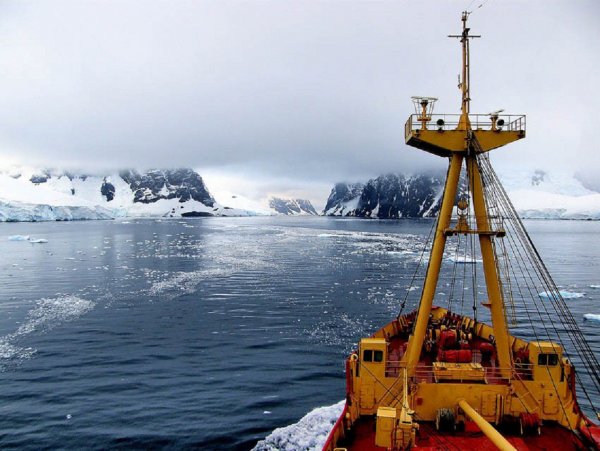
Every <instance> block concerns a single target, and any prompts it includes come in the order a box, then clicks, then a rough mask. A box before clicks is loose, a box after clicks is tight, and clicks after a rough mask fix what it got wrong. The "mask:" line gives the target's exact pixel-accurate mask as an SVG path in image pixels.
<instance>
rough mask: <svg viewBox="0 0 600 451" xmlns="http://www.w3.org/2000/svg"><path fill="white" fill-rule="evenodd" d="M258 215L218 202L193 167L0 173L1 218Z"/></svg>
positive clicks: (65, 218)
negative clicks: (92, 172) (86, 172)
mask: <svg viewBox="0 0 600 451" xmlns="http://www.w3.org/2000/svg"><path fill="white" fill-rule="evenodd" d="M256 214H261V212H256V211H252V210H246V209H244V208H234V207H230V206H227V205H222V204H219V203H218V202H216V201H215V199H214V198H213V197H212V196H211V194H210V192H209V191H208V189H207V187H206V186H205V184H204V182H203V180H202V177H200V175H199V174H198V173H196V172H195V171H194V170H192V169H173V170H151V171H147V172H143V173H140V172H137V171H133V170H128V171H121V172H120V173H113V174H108V175H100V176H98V175H75V174H71V173H68V172H64V171H63V172H60V171H49V170H35V169H23V168H19V169H18V170H15V169H13V170H9V171H5V172H0V221H44V220H73V219H110V218H117V217H125V216H164V217H186V216H249V215H256Z"/></svg>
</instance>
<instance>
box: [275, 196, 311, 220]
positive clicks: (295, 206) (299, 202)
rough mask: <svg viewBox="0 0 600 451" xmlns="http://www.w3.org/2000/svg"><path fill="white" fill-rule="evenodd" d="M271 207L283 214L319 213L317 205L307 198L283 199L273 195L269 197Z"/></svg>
mask: <svg viewBox="0 0 600 451" xmlns="http://www.w3.org/2000/svg"><path fill="white" fill-rule="evenodd" d="M269 207H270V208H271V209H273V210H274V211H275V212H277V213H278V214H281V215H287V216H297V215H317V214H318V213H317V211H316V210H315V207H313V205H312V203H311V202H310V201H309V200H306V199H281V198H280V197H272V198H271V199H269Z"/></svg>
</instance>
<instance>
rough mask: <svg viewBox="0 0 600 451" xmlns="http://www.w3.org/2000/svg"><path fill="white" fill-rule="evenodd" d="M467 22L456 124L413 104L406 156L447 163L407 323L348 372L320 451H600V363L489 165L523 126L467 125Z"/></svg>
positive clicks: (480, 118) (482, 118) (417, 101)
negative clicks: (413, 151)
mask: <svg viewBox="0 0 600 451" xmlns="http://www.w3.org/2000/svg"><path fill="white" fill-rule="evenodd" d="M469 14H470V13H469V12H463V13H462V16H461V21H462V32H461V33H460V34H457V35H449V37H450V38H456V39H458V41H459V42H460V44H461V49H462V57H461V59H462V64H461V69H462V73H461V74H460V75H459V83H458V87H459V89H460V91H461V94H462V98H461V110H460V114H434V105H435V102H436V100H437V99H436V98H434V97H422V96H418V97H413V98H412V100H413V103H414V105H415V113H414V114H411V115H410V116H409V118H408V120H407V121H406V124H405V129H404V135H405V141H406V144H407V145H409V146H412V147H415V148H417V149H420V150H423V151H426V152H429V153H431V154H433V155H436V156H439V157H442V158H445V159H447V160H448V170H447V175H446V180H445V185H444V191H443V195H442V200H441V207H440V210H439V214H438V217H437V220H436V221H435V222H434V224H433V226H432V231H431V233H430V238H431V240H429V242H428V243H427V244H426V246H425V248H424V249H423V252H422V255H421V258H420V260H419V264H418V265H417V266H418V268H417V270H416V271H415V277H413V281H412V282H411V284H410V286H409V287H408V290H407V295H406V297H405V299H404V302H402V305H401V306H399V310H400V312H399V314H398V315H397V317H395V318H394V319H393V320H392V321H390V322H389V323H388V324H386V325H385V326H383V327H382V328H381V329H379V330H377V331H376V332H375V333H374V334H373V335H372V336H370V337H366V338H362V339H360V341H359V342H358V347H357V349H356V350H355V351H354V352H352V353H351V354H350V356H349V357H348V358H347V360H346V362H345V363H346V367H345V369H346V403H345V406H344V408H343V411H342V413H341V415H340V417H339V418H338V420H337V422H336V423H335V425H334V427H333V429H332V430H331V432H330V434H329V436H328V438H327V441H326V443H325V445H324V447H323V450H324V451H349V450H360V451H368V450H407V449H415V450H437V449H478V450H492V449H502V450H514V449H519V450H542V449H546V450H550V449H560V450H570V449H592V450H598V449H600V427H599V426H598V425H597V420H598V418H600V417H599V414H598V407H599V406H598V404H600V369H599V366H598V360H597V358H596V356H595V354H594V352H593V351H592V349H591V347H590V345H589V343H588V342H587V341H586V337H585V336H584V335H583V333H582V331H581V329H580V328H579V325H578V322H577V320H576V319H575V318H574V316H573V314H572V313H571V312H570V310H569V308H568V306H567V304H566V303H565V300H564V299H563V296H562V294H561V291H560V290H559V288H558V287H557V285H556V284H555V282H554V281H553V280H552V277H551V275H550V273H549V271H548V269H547V268H546V266H545V265H544V262H543V261H542V259H541V256H540V254H539V252H538V251H537V249H536V247H535V245H534V243H533V241H532V240H531V238H530V237H529V235H528V233H527V231H526V229H525V227H524V225H523V223H522V221H521V220H520V218H519V216H518V214H517V212H516V210H515V208H514V206H513V205H512V203H511V201H510V199H509V197H508V196H507V193H506V191H505V190H504V188H503V187H502V184H501V183H500V180H499V179H498V177H497V175H496V173H495V172H494V169H493V167H492V165H491V163H490V159H489V152H490V151H491V150H494V149H497V148H500V147H502V146H505V145H507V144H510V143H512V142H515V141H518V140H521V139H523V138H525V135H526V116H525V115H521V114H505V113H504V111H503V110H498V111H494V112H491V113H488V114H472V113H471V112H470V103H471V93H470V48H469V47H470V43H471V41H472V40H473V39H475V38H479V37H481V36H480V35H473V34H471V32H470V31H471V30H470V28H469V27H468V24H467V22H468V18H469ZM444 262H446V263H447V265H445V266H443V263H444ZM448 263H450V266H449V268H447V266H448ZM419 268H421V272H419ZM444 268H446V269H444ZM444 271H445V272H444ZM419 274H422V276H419ZM442 277H443V281H444V285H443V287H444V291H446V292H449V293H442V292H441V287H440V285H441V282H440V279H441V278H442ZM415 287H416V288H418V289H420V291H417V293H418V294H417V296H418V299H415V309H414V311H411V312H404V309H405V307H406V299H407V298H408V294H409V292H411V291H414V289H415ZM517 332H520V334H521V335H522V337H520V336H519V334H518V333H517ZM576 366H577V368H576ZM594 404H596V405H594ZM594 415H595V417H596V418H594V420H593V421H592V420H591V419H590V417H594Z"/></svg>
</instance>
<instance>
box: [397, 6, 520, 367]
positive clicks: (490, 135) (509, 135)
mask: <svg viewBox="0 0 600 451" xmlns="http://www.w3.org/2000/svg"><path fill="white" fill-rule="evenodd" d="M467 19H468V13H467V12H464V13H463V14H462V23H463V30H462V34H460V35H451V36H449V37H456V38H460V42H461V44H462V80H461V82H460V84H459V87H460V89H461V91H462V104H461V114H460V117H459V118H458V120H457V121H456V122H455V124H456V127H455V128H450V127H451V126H452V125H453V124H446V122H445V120H447V118H448V115H443V117H441V118H440V119H438V120H437V122H436V124H437V130H436V129H430V128H428V127H427V123H428V122H429V121H431V120H432V118H433V116H432V115H431V114H426V109H425V107H423V112H422V113H421V115H418V114H417V115H412V116H411V117H410V118H409V119H408V121H407V123H406V127H405V137H406V143H407V144H408V145H410V146H413V147H417V148H420V149H423V150H425V151H427V152H430V153H433V154H435V155H439V156H443V157H448V158H449V159H450V163H449V168H448V175H447V179H446V184H445V188H444V196H443V198H442V205H441V208H440V212H439V216H438V222H437V226H436V232H435V238H434V242H433V247H432V250H431V255H430V259H429V265H428V267H427V274H426V277H425V282H424V284H423V291H422V294H421V301H420V304H419V310H418V313H417V319H416V322H415V326H414V330H413V334H412V336H411V337H410V339H409V344H408V348H407V351H406V353H405V355H404V357H403V362H404V363H405V365H406V368H407V371H408V373H409V375H412V374H414V371H415V369H416V366H417V364H418V362H419V358H420V355H421V350H422V347H423V341H424V338H425V333H426V329H427V324H428V321H429V316H430V314H431V308H432V305H433V300H434V298H435V292H436V288H437V282H438V277H439V272H440V269H441V266H442V260H443V256H444V249H445V246H446V238H447V236H449V235H452V234H456V233H465V234H466V233H475V234H477V235H479V244H480V248H481V255H482V260H483V269H484V273H485V281H486V287H487V293H488V299H489V302H490V304H491V316H492V326H493V329H494V336H495V342H496V350H497V355H498V360H499V363H500V367H501V368H502V369H503V371H502V372H503V375H504V376H505V377H508V376H509V369H510V368H511V367H512V364H513V362H512V353H511V349H510V343H509V335H508V327H507V324H506V315H505V308H504V299H503V295H502V286H501V283H500V280H499V276H498V268H497V265H496V255H495V250H494V244H493V240H494V238H495V237H496V236H497V235H498V234H499V232H500V231H494V230H491V228H490V225H491V224H490V218H489V215H488V208H487V205H486V200H485V192H484V189H483V184H482V179H481V172H480V168H479V165H478V163H477V155H478V154H479V153H483V152H487V151H489V150H491V149H495V148H497V147H501V146H503V145H505V144H508V143H510V142H512V141H515V140H517V139H521V138H523V137H525V117H524V116H518V117H514V116H507V118H508V120H509V123H508V124H507V126H506V128H504V125H505V120H504V118H500V119H499V118H498V113H492V114H490V115H487V117H486V120H482V119H481V118H480V117H479V116H482V115H477V116H476V117H475V123H476V126H475V127H476V128H475V129H473V128H472V126H471V124H472V118H471V117H469V113H470V101H471V98H470V59H469V41H470V39H472V38H478V37H480V36H475V35H470V34H469V31H470V29H469V28H468V27H467ZM425 99H432V98H425ZM433 100H434V99H433ZM429 113H431V110H430V111H429ZM415 116H416V117H415ZM463 160H464V161H465V164H466V167H467V172H468V175H469V182H470V189H471V193H472V196H473V208H474V212H475V217H476V224H477V230H462V229H461V230H457V229H451V228H450V223H451V219H452V210H453V207H454V203H455V198H456V192H457V189H458V183H459V179H460V172H461V169H462V164H463Z"/></svg>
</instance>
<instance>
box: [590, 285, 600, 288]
mask: <svg viewBox="0 0 600 451" xmlns="http://www.w3.org/2000/svg"><path fill="white" fill-rule="evenodd" d="M590 288H600V285H590Z"/></svg>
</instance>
